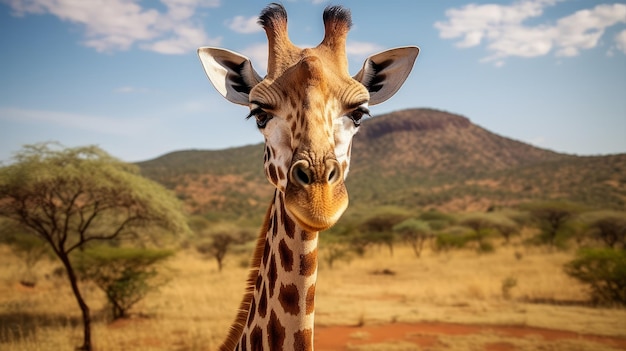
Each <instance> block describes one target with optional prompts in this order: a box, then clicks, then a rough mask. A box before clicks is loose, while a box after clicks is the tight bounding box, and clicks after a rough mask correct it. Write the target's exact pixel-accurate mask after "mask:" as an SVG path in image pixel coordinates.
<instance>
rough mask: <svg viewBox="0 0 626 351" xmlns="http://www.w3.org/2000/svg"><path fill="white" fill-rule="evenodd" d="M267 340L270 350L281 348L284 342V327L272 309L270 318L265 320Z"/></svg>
mask: <svg viewBox="0 0 626 351" xmlns="http://www.w3.org/2000/svg"><path fill="white" fill-rule="evenodd" d="M267 341H268V343H269V345H270V350H282V349H283V344H284V343H285V327H283V326H282V324H280V321H279V320H278V317H277V316H276V313H275V312H274V311H272V314H271V315H270V320H269V321H268V322H267Z"/></svg>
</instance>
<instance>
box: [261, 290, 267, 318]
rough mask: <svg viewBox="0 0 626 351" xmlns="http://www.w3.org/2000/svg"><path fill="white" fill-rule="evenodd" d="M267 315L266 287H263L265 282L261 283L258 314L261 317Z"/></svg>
mask: <svg viewBox="0 0 626 351" xmlns="http://www.w3.org/2000/svg"><path fill="white" fill-rule="evenodd" d="M266 315H267V289H266V288H265V284H263V291H262V292H261V297H260V298H259V316H261V318H265V316H266Z"/></svg>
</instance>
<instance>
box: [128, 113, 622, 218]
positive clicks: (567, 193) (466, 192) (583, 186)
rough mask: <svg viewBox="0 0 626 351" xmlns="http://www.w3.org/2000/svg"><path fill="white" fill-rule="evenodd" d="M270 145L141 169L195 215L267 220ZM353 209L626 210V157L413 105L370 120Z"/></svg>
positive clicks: (170, 158) (184, 156)
mask: <svg viewBox="0 0 626 351" xmlns="http://www.w3.org/2000/svg"><path fill="white" fill-rule="evenodd" d="M262 162H263V146H262V145H251V146H244V147H239V148H231V149H226V150H219V151H200V150H190V151H178V152H173V153H170V154H167V155H164V156H161V157H159V158H156V159H154V160H150V161H145V162H141V163H139V166H140V167H141V170H142V173H143V174H144V175H145V176H147V177H149V178H152V179H154V180H156V181H158V182H161V183H163V184H164V185H165V186H166V187H168V188H170V189H174V190H175V191H176V193H177V194H178V196H179V197H180V198H181V199H183V200H184V201H185V204H186V206H187V207H188V209H189V210H191V211H192V212H196V213H202V214H208V213H219V214H220V215H230V216H237V217H238V216H251V215H254V216H260V215H262V214H263V211H264V210H265V207H266V206H267V201H269V199H270V196H271V192H272V191H273V189H272V187H271V186H270V185H269V184H268V182H267V180H266V179H265V176H264V175H263V171H262ZM347 187H348V191H349V193H350V198H351V206H353V207H354V206H356V208H359V207H365V206H375V205H391V204H393V205H398V206H403V207H411V208H414V207H417V208H438V209H442V210H453V211H467V210H485V209H487V208H490V207H493V206H510V205H514V204H517V203H519V202H524V201H530V200H537V199H565V200H570V201H576V202H580V203H583V204H586V205H589V206H593V207H607V208H618V209H624V208H625V207H626V154H619V155H609V156H594V157H580V156H574V155H566V154H560V153H556V152H553V151H549V150H545V149H541V148H537V147H534V146H531V145H528V144H525V143H522V142H519V141H515V140H512V139H509V138H506V137H503V136H499V135H496V134H494V133H491V132H489V131H488V130H486V129H484V128H481V127H479V126H477V125H475V124H473V123H471V121H470V120H469V119H467V118H465V117H463V116H459V115H455V114H451V113H447V112H443V111H437V110H432V109H408V110H403V111H397V112H392V113H389V114H385V115H381V116H379V117H374V118H371V119H368V120H366V121H364V122H363V126H362V127H361V130H360V131H359V133H358V134H357V135H356V136H355V140H354V144H353V157H352V164H351V170H350V175H349V177H348V181H347Z"/></svg>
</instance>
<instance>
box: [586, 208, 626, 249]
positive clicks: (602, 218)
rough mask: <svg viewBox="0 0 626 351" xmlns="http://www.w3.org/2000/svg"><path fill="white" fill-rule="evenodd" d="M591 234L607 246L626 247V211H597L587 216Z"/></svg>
mask: <svg viewBox="0 0 626 351" xmlns="http://www.w3.org/2000/svg"><path fill="white" fill-rule="evenodd" d="M585 220H586V222H587V226H588V228H589V233H588V234H589V235H590V236H591V237H592V238H594V239H596V240H599V241H602V242H603V243H604V244H605V245H606V246H607V247H610V248H616V247H620V246H621V247H622V248H623V249H626V213H625V212H618V211H606V210H605V211H597V212H592V213H590V214H587V215H586V216H585Z"/></svg>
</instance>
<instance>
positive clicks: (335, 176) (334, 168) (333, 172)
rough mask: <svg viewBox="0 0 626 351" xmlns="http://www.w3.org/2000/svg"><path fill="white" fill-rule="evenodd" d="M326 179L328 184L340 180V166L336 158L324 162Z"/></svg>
mask: <svg viewBox="0 0 626 351" xmlns="http://www.w3.org/2000/svg"><path fill="white" fill-rule="evenodd" d="M326 180H327V181H328V183H329V184H333V183H336V182H338V181H339V180H341V168H340V166H339V162H337V161H336V160H331V161H328V162H326Z"/></svg>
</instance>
